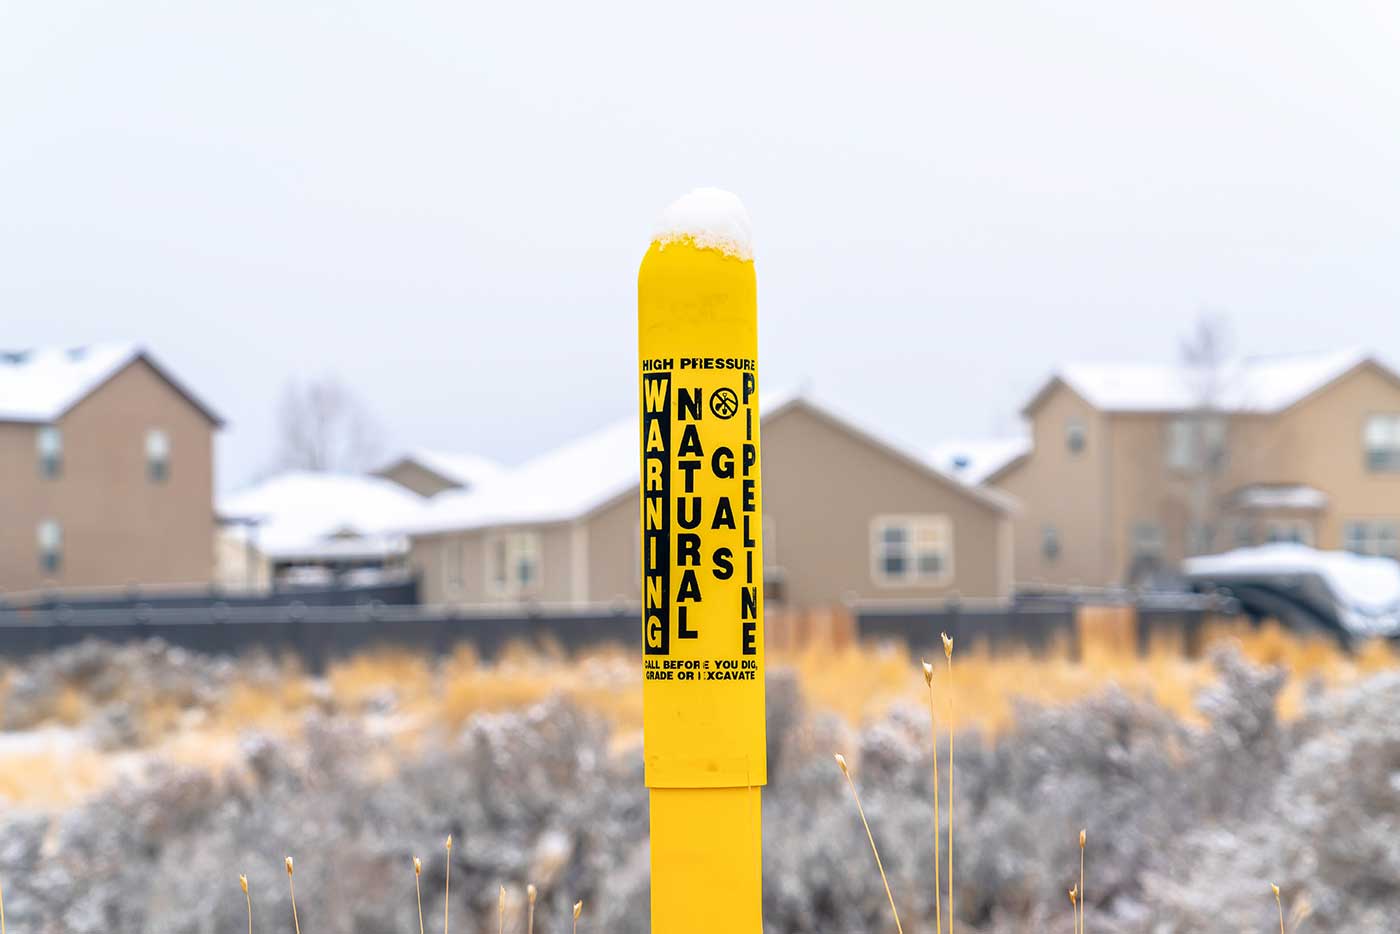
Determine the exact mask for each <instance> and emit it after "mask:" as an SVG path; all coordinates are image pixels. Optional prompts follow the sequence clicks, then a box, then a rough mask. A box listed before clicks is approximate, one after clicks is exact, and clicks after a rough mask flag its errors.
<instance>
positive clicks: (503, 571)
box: [482, 529, 544, 598]
mask: <svg viewBox="0 0 1400 934" xmlns="http://www.w3.org/2000/svg"><path fill="white" fill-rule="evenodd" d="M485 545H486V560H485V561H483V562H482V565H483V566H484V567H485V570H486V592H487V593H488V594H490V595H491V596H493V597H515V598H518V597H525V596H530V595H531V594H535V593H538V592H539V591H540V590H541V588H542V587H543V585H544V537H543V536H542V535H541V534H540V533H539V532H538V531H534V530H528V529H524V530H513V531H509V532H495V533H493V534H491V535H488V536H486V541H485ZM498 559H503V560H504V564H505V566H504V567H499V566H498ZM522 559H530V560H531V563H532V568H533V573H532V574H531V576H530V580H528V581H521V580H519V579H518V578H517V577H516V575H515V574H514V572H513V569H516V568H518V567H519V566H520V562H521V560H522ZM498 571H499V572H500V573H498Z"/></svg>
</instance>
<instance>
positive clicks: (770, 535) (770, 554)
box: [759, 512, 778, 571]
mask: <svg viewBox="0 0 1400 934" xmlns="http://www.w3.org/2000/svg"><path fill="white" fill-rule="evenodd" d="M759 522H760V523H761V528H762V538H761V539H760V541H761V542H762V544H763V569H764V570H765V571H768V570H772V569H773V568H776V567H777V566H778V522H777V520H776V519H774V518H773V516H772V515H771V514H770V513H766V512H765V513H764V514H763V516H762V518H760V520H759Z"/></svg>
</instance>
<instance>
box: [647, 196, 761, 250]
mask: <svg viewBox="0 0 1400 934" xmlns="http://www.w3.org/2000/svg"><path fill="white" fill-rule="evenodd" d="M652 239H653V240H655V241H656V242H657V243H659V244H660V245H661V247H662V249H665V248H666V245H667V244H669V243H673V242H675V241H677V240H686V239H689V240H693V241H694V242H695V245H696V246H698V247H700V248H701V249H709V250H719V251H720V252H721V253H726V254H728V255H730V256H737V257H738V258H739V259H753V228H752V225H751V224H750V223H749V212H748V210H747V209H746V208H745V207H744V202H742V201H740V200H739V198H738V196H737V195H734V194H731V193H730V192H727V191H724V190H723V189H721V188H697V189H695V190H694V191H692V192H690V194H688V195H684V196H683V197H681V198H678V199H676V200H675V201H673V202H671V205H670V206H669V207H668V208H666V210H665V212H664V213H663V214H662V215H661V220H660V222H658V224H657V225H656V230H655V232H654V233H653V235H652Z"/></svg>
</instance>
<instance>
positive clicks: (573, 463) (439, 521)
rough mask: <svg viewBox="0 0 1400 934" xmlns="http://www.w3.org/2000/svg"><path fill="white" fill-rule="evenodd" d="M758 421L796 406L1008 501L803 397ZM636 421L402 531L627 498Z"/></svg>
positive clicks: (585, 510)
mask: <svg viewBox="0 0 1400 934" xmlns="http://www.w3.org/2000/svg"><path fill="white" fill-rule="evenodd" d="M759 408H760V411H761V412H762V416H763V418H764V419H765V420H771V419H774V418H778V417H780V416H781V415H782V414H783V413H784V412H786V411H791V410H796V409H797V408H803V409H805V410H807V411H811V412H814V413H816V414H818V415H819V416H821V417H823V418H825V419H827V420H828V421H830V422H832V423H834V424H836V425H837V426H838V427H839V428H841V429H842V430H844V431H846V432H848V433H850V434H854V435H855V436H857V437H858V438H860V439H861V440H862V441H864V442H865V443H867V444H871V445H873V446H876V447H878V448H880V449H881V450H883V451H885V452H886V453H889V454H891V455H892V456H894V457H897V458H899V459H901V460H903V461H905V462H907V463H908V464H910V465H911V466H913V467H914V468H916V469H918V470H920V471H923V472H925V473H927V474H929V475H931V476H933V477H935V478H936V479H938V480H939V481H941V482H943V483H945V484H947V485H949V486H950V487H952V488H954V489H955V490H956V491H957V492H959V493H962V494H964V495H967V496H969V497H971V498H973V499H975V500H978V501H979V502H982V503H983V504H984V505H987V506H989V507H991V508H993V509H996V510H999V511H1007V510H1009V509H1010V508H1011V501H1010V500H1009V499H1008V498H1006V497H1005V496H1003V495H1001V494H999V493H996V492H995V491H992V490H984V489H980V488H977V487H972V486H969V485H967V484H965V483H963V482H961V481H959V480H958V479H956V478H954V477H949V476H947V475H945V474H943V473H942V472H941V471H938V470H936V469H935V468H933V467H932V466H930V465H929V464H928V463H927V462H926V461H924V460H923V459H922V458H920V457H918V456H916V455H914V454H912V453H908V452H906V451H904V450H903V449H901V448H899V447H898V446H896V445H894V444H892V443H891V442H888V441H885V440H883V439H881V438H878V437H876V436H875V435H873V434H871V433H870V432H868V431H866V430H865V429H863V428H861V427H859V426H858V425H856V424H855V423H854V422H852V421H850V420H848V419H845V418H843V417H841V416H839V415H837V414H836V413H835V412H834V411H833V410H832V409H831V408H829V407H828V406H825V405H819V404H817V403H815V402H813V401H812V400H811V399H810V398H809V397H807V396H805V395H795V394H778V395H765V396H764V397H763V399H762V400H761V402H760V405H759ZM639 437H640V435H639V432H638V425H637V417H636V416H635V415H634V416H629V417H627V418H622V419H618V420H617V421H615V422H613V423H611V424H609V425H606V426H604V427H603V428H601V429H599V430H598V431H595V432H593V433H592V434H589V435H585V436H584V437H582V438H579V439H577V440H575V441H573V442H570V443H568V444H565V445H564V446H562V447H559V448H556V449H555V450H553V451H550V452H548V453H546V454H542V455H540V456H539V457H536V458H534V459H533V460H530V461H527V462H525V463H524V464H522V465H521V466H520V467H518V468H515V469H514V470H508V471H505V472H503V473H502V474H500V475H499V476H498V477H496V478H494V479H492V480H489V481H487V482H485V483H483V484H482V485H481V486H479V487H477V488H476V489H474V490H460V491H459V490H449V491H446V492H443V493H439V494H438V495H437V496H436V497H434V498H433V499H432V500H431V501H429V502H428V503H427V504H426V505H425V506H423V508H422V509H421V511H420V512H419V513H418V514H417V516H416V517H414V518H413V521H412V522H411V523H410V524H409V526H408V527H407V528H406V529H405V531H407V532H409V533H410V534H424V535H427V534H433V533H438V532H453V531H466V530H469V529H478V528H487V527H491V526H503V525H533V524H544V523H551V522H566V521H572V520H575V519H581V518H583V517H585V516H587V515H588V514H590V513H592V512H594V511H596V510H597V509H599V508H601V507H603V506H606V505H608V504H610V503H612V502H613V501H615V500H617V499H618V498H619V497H621V496H626V495H635V494H636V491H637V483H638V477H639V462H640V454H639V453H638V447H637V446H638V438H639Z"/></svg>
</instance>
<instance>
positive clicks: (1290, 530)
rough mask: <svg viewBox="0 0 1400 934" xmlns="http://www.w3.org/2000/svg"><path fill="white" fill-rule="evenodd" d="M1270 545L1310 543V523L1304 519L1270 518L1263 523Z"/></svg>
mask: <svg viewBox="0 0 1400 934" xmlns="http://www.w3.org/2000/svg"><path fill="white" fill-rule="evenodd" d="M1265 536H1266V538H1267V539H1268V542H1269V544H1270V545H1280V544H1286V545H1312V543H1313V530H1312V523H1311V522H1309V521H1308V520H1306V519H1270V520H1269V521H1268V522H1267V523H1266V524H1265Z"/></svg>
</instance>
